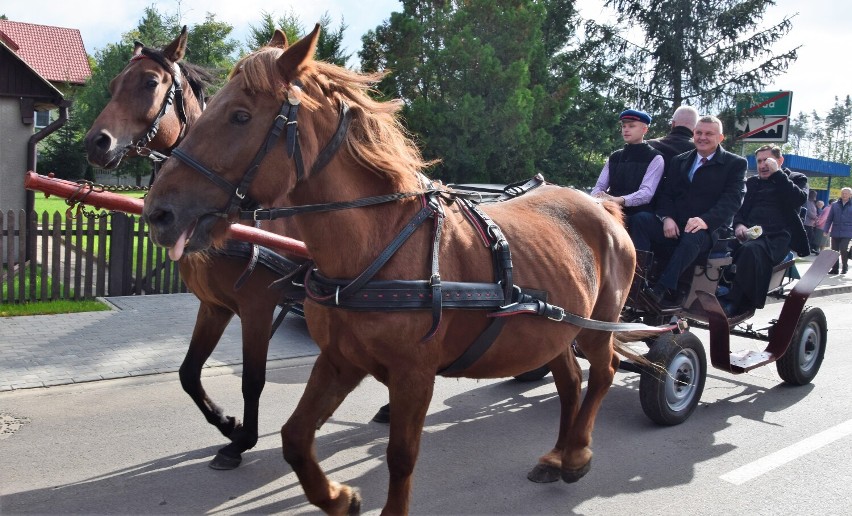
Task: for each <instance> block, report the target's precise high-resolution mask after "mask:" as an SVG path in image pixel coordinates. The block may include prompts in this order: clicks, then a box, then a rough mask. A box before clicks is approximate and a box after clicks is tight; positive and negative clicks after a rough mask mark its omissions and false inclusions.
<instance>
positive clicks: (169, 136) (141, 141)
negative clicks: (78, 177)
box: [84, 26, 211, 169]
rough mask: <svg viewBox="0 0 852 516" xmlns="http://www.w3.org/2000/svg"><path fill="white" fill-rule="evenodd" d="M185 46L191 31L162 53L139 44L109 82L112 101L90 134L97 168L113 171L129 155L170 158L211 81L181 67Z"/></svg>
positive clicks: (90, 156)
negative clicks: (156, 153)
mask: <svg viewBox="0 0 852 516" xmlns="http://www.w3.org/2000/svg"><path fill="white" fill-rule="evenodd" d="M186 42H187V32H186V26H184V27H183V30H181V33H180V35H178V36H177V37H176V38H175V39H174V41H172V42H171V43H170V44H168V45H167V46H166V47H165V48H163V49H162V50H159V51H158V50H154V49H150V48H147V47H145V46H144V45H142V44H141V43H139V42H136V44H135V46H134V51H133V56H132V57H131V58H130V62H129V63H128V64H127V65H126V66H125V67H124V70H122V71H121V73H119V74H118V75H117V76H116V77H115V78H114V79H113V80H112V81H111V82H110V85H109V91H110V97H111V98H110V101H109V102H108V103H107V105H106V106H105V107H104V109H103V111H101V113H100V114H99V115H98V117H97V118H96V119H95V121H94V122H93V123H92V127H91V128H90V129H89V131H88V132H87V133H86V138H85V140H84V142H85V146H86V153H87V156H88V159H89V162H90V163H91V164H92V165H94V166H97V167H101V168H106V169H113V168H115V167H117V166H118V165H119V163H121V160H122V159H123V158H124V157H125V156H127V155H143V156H148V155H150V154H151V152H152V151H156V152H160V153H167V152H168V151H169V150H170V149H171V148H173V147H174V146H175V145H177V144H178V142H179V141H180V139H181V138H182V137H183V136H184V134H185V133H186V130H187V128H188V126H189V125H191V124H192V123H194V122H195V120H196V119H197V118H198V117H199V116H200V115H201V111H202V109H203V106H204V88H205V87H206V86H207V85H208V84H209V83H210V81H211V76H210V74H209V73H208V72H206V71H205V70H204V69H203V68H201V67H199V66H195V65H191V64H189V63H185V62H183V61H182V60H183V58H184V55H185V54H186ZM187 89H189V90H191V91H185V90H187Z"/></svg>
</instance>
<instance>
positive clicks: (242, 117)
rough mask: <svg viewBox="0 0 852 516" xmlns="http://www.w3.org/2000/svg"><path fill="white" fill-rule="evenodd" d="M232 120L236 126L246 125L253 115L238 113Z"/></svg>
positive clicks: (244, 112)
mask: <svg viewBox="0 0 852 516" xmlns="http://www.w3.org/2000/svg"><path fill="white" fill-rule="evenodd" d="M232 120H233V122H234V123H235V124H239V125H245V124H247V123H248V122H249V120H251V114H249V112H248V111H237V112H236V113H234V115H233V117H232Z"/></svg>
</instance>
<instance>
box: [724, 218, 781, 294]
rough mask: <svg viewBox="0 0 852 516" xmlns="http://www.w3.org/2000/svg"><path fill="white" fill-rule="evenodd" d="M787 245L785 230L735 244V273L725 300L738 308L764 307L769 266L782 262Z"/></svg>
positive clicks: (770, 272) (772, 266) (770, 277)
mask: <svg viewBox="0 0 852 516" xmlns="http://www.w3.org/2000/svg"><path fill="white" fill-rule="evenodd" d="M789 248H790V234H789V233H787V232H786V231H782V232H777V233H774V234H772V235H763V236H762V237H760V238H758V239H757V240H746V241H745V242H742V243H740V242H737V243H736V244H734V250H733V259H734V265H736V271H737V274H736V276H734V281H733V284H732V285H731V292H730V293H729V294H728V299H729V300H730V301H732V302H733V303H734V304H736V305H738V306H740V307H743V308H745V307H751V308H763V307H764V305H766V291H767V290H768V288H769V280H770V279H772V269H773V268H775V266H776V265H778V264H779V263H781V262H783V261H784V258H786V257H787V254H788V253H789Z"/></svg>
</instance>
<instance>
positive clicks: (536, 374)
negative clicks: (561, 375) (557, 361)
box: [515, 364, 550, 382]
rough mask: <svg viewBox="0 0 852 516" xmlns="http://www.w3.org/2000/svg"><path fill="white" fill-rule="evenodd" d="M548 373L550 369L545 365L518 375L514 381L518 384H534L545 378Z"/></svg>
mask: <svg viewBox="0 0 852 516" xmlns="http://www.w3.org/2000/svg"><path fill="white" fill-rule="evenodd" d="M549 372H550V368H549V367H547V365H546V364H545V365H543V366H541V367H539V368H537V369H533V370H532V371H527V372H526V373H521V374H519V375H518V376H516V377H515V380H517V381H519V382H536V381H538V380H541V379H542V378H544V377H545V376H547V373H549Z"/></svg>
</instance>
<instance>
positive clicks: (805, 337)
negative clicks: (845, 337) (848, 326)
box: [775, 307, 827, 385]
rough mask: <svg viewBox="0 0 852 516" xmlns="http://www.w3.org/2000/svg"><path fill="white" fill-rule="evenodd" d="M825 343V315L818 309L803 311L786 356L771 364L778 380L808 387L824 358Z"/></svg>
mask: <svg viewBox="0 0 852 516" xmlns="http://www.w3.org/2000/svg"><path fill="white" fill-rule="evenodd" d="M826 340H827V325H826V322H825V313H824V312H823V311H822V310H821V309H819V308H814V307H806V308H805V309H804V310H803V311H802V315H801V316H800V317H799V322H798V324H796V331H795V332H794V333H793V340H791V341H790V346H789V347H788V348H787V352H786V353H784V354H783V355H781V358H779V359H778V361H777V362H776V363H775V367H776V368H777V369H778V375H779V376H780V377H781V379H782V380H784V381H785V382H786V383H789V384H792V385H806V384H808V383H811V380H813V379H814V377H815V376H816V375H817V373H818V372H819V368H820V366H821V365H822V359H823V358H824V357H825V344H826Z"/></svg>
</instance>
